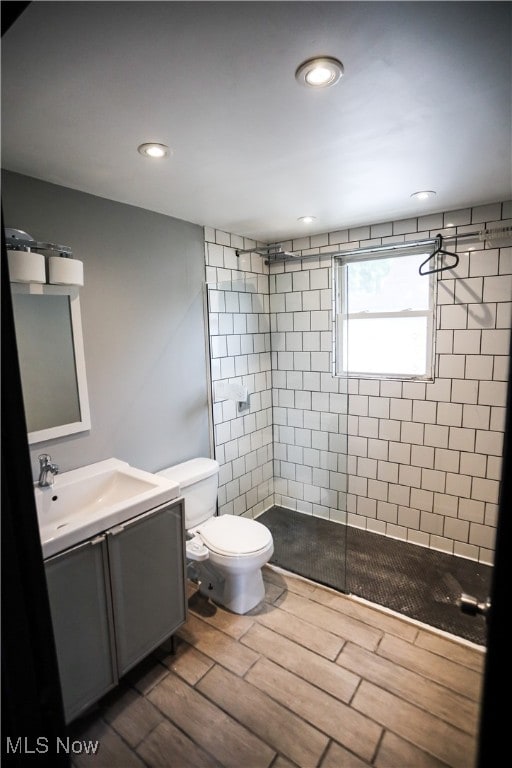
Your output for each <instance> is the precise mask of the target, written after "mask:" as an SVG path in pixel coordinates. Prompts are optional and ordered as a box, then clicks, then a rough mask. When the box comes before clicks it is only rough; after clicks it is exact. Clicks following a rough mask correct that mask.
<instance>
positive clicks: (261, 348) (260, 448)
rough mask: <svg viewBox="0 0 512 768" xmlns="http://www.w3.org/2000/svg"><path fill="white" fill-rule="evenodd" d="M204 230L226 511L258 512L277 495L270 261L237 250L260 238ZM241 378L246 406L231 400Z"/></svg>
mask: <svg viewBox="0 0 512 768" xmlns="http://www.w3.org/2000/svg"><path fill="white" fill-rule="evenodd" d="M204 233H205V262H206V275H207V280H208V284H207V288H206V292H207V307H208V321H209V344H210V368H211V380H212V402H213V407H212V417H213V437H214V451H215V458H216V459H217V460H218V461H219V463H220V472H219V496H218V503H219V512H220V513H221V514H234V515H245V516H249V517H255V516H256V515H258V514H259V513H260V512H262V511H264V510H265V509H267V508H268V507H270V506H272V504H273V499H274V470H273V445H272V424H273V422H272V373H271V346H270V322H269V312H270V303H269V275H268V266H266V265H265V263H264V259H262V258H261V256H259V255H258V254H249V253H245V254H240V255H238V256H237V253H236V251H237V249H240V250H245V249H249V248H253V247H255V245H256V243H255V242H254V241H253V240H249V239H247V238H243V237H241V236H239V235H234V234H230V233H227V232H222V231H220V230H215V229H212V228H209V227H206V228H205V230H204ZM233 383H237V384H242V385H244V386H246V387H247V389H248V392H249V407H248V408H247V409H245V410H242V411H239V410H238V405H237V403H236V402H235V401H234V400H232V399H224V397H225V391H223V387H224V386H225V385H226V384H233Z"/></svg>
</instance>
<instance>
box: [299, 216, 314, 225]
mask: <svg viewBox="0 0 512 768" xmlns="http://www.w3.org/2000/svg"><path fill="white" fill-rule="evenodd" d="M297 221H300V222H301V223H302V224H312V223H313V222H314V221H316V216H299V218H298V219H297Z"/></svg>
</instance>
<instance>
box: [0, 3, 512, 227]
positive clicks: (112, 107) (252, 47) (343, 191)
mask: <svg viewBox="0 0 512 768" xmlns="http://www.w3.org/2000/svg"><path fill="white" fill-rule="evenodd" d="M510 19H511V4H510V3H508V2H482V3H478V2H433V3H430V2H397V3H391V2H369V3H365V2H254V3H252V2H223V3H218V2H183V3H178V2H140V3H139V2H95V3H94V2H82V3H78V2H55V3H51V2H50V3H47V2H34V3H32V4H31V5H30V6H29V7H28V9H27V10H26V11H25V12H24V13H23V14H22V15H21V16H20V18H19V19H18V20H17V21H16V22H15V24H14V25H13V26H12V27H11V29H10V30H9V31H8V32H7V34H6V35H5V36H4V38H3V40H2V48H3V63H2V96H3V105H2V122H3V125H2V165H3V167H5V168H7V169H10V170H13V171H18V172H19V173H23V174H28V175H31V176H35V177H37V178H40V179H45V180H47V181H50V182H54V183H56V184H61V185H64V186H67V187H71V188H73V189H79V190H83V191H85V192H89V193H92V194H95V195H99V196H101V197H107V198H110V199H113V200H117V201H121V202H124V203H129V204H131V205H136V206H140V207H143V208H148V209H150V210H153V211H158V212H161V213H164V214H168V215H171V216H175V217H177V218H180V219H185V220H187V221H191V222H195V223H198V224H202V225H207V226H213V227H217V228H220V229H224V230H227V231H229V232H235V233H238V234H242V235H247V236H250V237H255V238H257V239H259V240H263V241H265V242H271V241H275V240H285V239H288V238H289V237H292V236H301V235H304V234H307V233H311V232H326V231H329V230H335V229H340V228H345V227H347V226H357V225H359V224H368V223H374V222H379V221H386V220H390V219H396V218H404V217H409V216H416V215H422V214H423V213H425V212H434V211H436V210H448V209H454V208H462V207H465V206H469V205H472V204H479V203H487V202H494V201H497V200H501V199H507V198H509V197H510V196H511V194H512V190H511V184H512V163H511V137H512V131H511V46H512V38H511V21H510ZM320 54H324V55H330V56H335V57H338V58H339V59H341V61H342V62H343V64H344V67H345V75H344V77H343V78H342V80H341V81H340V82H339V83H338V84H337V85H336V86H334V87H333V88H329V89H325V90H320V91H316V92H315V91H312V90H310V89H307V88H305V87H303V86H300V85H298V84H297V82H296V81H295V79H294V72H295V70H296V68H297V66H298V65H299V64H300V63H301V62H302V61H303V60H304V59H307V58H310V57H311V56H314V55H320ZM145 141H159V142H163V143H165V144H168V145H169V146H170V147H172V149H173V155H172V157H171V158H169V159H167V160H165V161H163V162H162V161H161V162H157V161H151V160H148V159H145V158H143V157H142V156H141V155H139V154H138V153H137V146H138V145H139V144H141V143H142V142H145ZM422 189H434V190H436V191H437V196H436V198H435V201H434V202H433V203H432V201H428V202H427V203H423V204H419V203H418V202H417V201H416V200H414V199H411V197H410V195H411V193H413V192H415V191H417V190H422ZM305 214H312V215H314V216H316V217H317V218H316V221H315V222H314V226H311V227H310V228H309V229H308V230H307V231H306V228H305V227H304V225H303V224H300V223H299V222H297V218H298V217H299V216H303V215H305Z"/></svg>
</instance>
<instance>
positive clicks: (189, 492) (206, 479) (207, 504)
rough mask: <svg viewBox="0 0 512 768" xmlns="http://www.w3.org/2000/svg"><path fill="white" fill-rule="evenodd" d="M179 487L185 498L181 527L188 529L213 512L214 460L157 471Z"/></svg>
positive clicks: (216, 468) (216, 466) (216, 469)
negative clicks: (182, 524) (183, 523)
mask: <svg viewBox="0 0 512 768" xmlns="http://www.w3.org/2000/svg"><path fill="white" fill-rule="evenodd" d="M157 474H158V475H162V476H163V477H166V478H168V479H169V480H173V481H174V482H175V483H178V484H179V486H180V492H181V493H180V495H181V496H183V498H184V499H185V528H186V529H187V530H190V529H191V528H195V527H196V526H197V525H200V524H201V523H204V522H205V520H208V519H209V518H210V517H213V516H214V515H215V513H216V511H217V490H218V487H219V463H218V462H217V461H215V459H206V458H199V459H191V460H190V461H184V462H183V463H182V464H175V465H174V466H173V467H167V469H162V470H160V472H157Z"/></svg>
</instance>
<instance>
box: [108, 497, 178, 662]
mask: <svg viewBox="0 0 512 768" xmlns="http://www.w3.org/2000/svg"><path fill="white" fill-rule="evenodd" d="M183 539H184V534H183V529H182V515H181V506H179V505H178V506H176V505H174V506H170V507H166V508H164V509H161V510H159V511H157V512H149V513H148V514H146V515H142V516H141V517H137V518H135V519H134V520H131V521H130V522H128V523H125V524H124V525H122V526H119V527H118V528H114V529H113V530H111V531H109V532H108V534H107V540H108V553H109V562H110V576H111V583H112V605H113V609H114V624H115V627H116V638H117V669H118V672H119V676H121V675H124V673H125V672H127V671H128V670H129V669H130V668H131V667H133V666H134V665H135V664H136V663H137V662H138V661H140V659H142V658H144V656H146V655H147V654H148V653H150V652H151V651H152V650H153V648H155V647H156V646H157V645H160V643H162V642H163V641H164V640H165V639H166V638H167V637H169V635H170V634H171V633H172V632H173V630H174V629H176V628H177V627H179V626H180V625H181V624H183V622H184V621H185V618H186V616H185V601H184V598H183V596H184V594H185V568H184V559H183ZM169 562H172V563H173V564H174V567H173V573H172V578H170V574H169Z"/></svg>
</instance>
